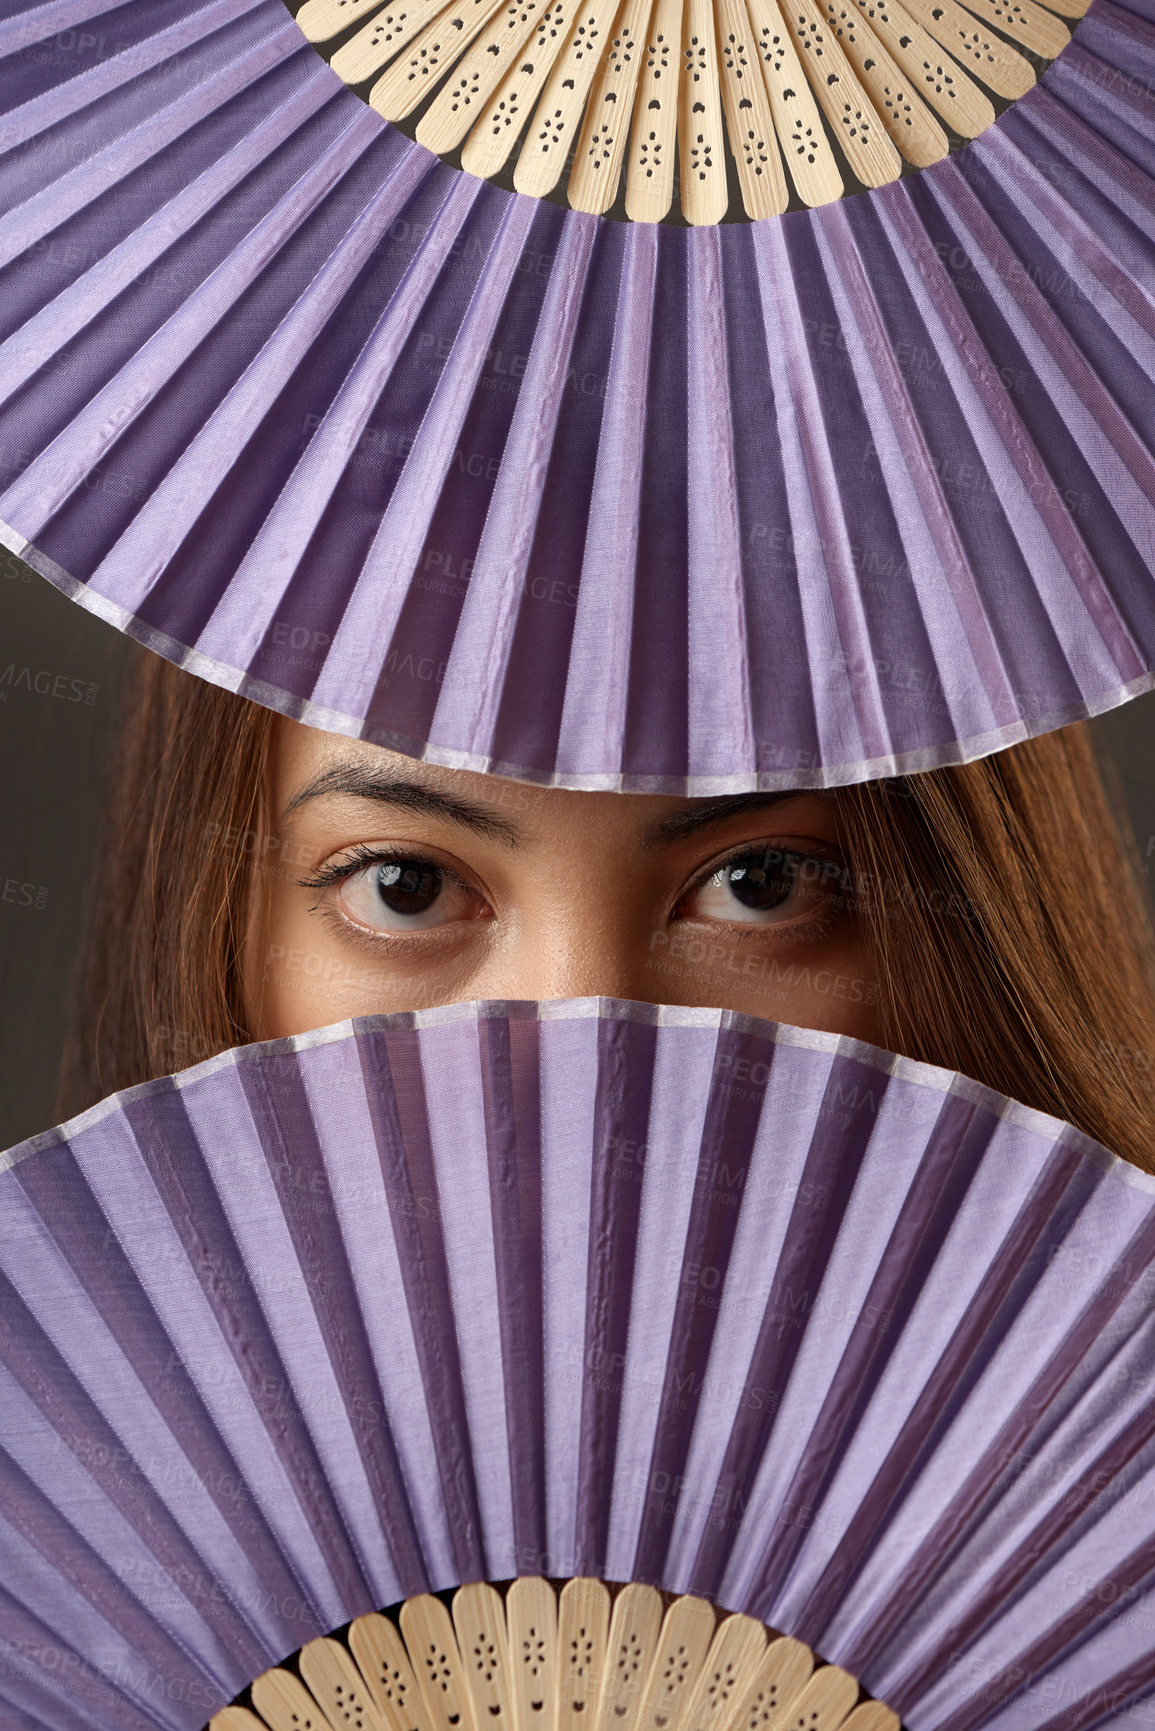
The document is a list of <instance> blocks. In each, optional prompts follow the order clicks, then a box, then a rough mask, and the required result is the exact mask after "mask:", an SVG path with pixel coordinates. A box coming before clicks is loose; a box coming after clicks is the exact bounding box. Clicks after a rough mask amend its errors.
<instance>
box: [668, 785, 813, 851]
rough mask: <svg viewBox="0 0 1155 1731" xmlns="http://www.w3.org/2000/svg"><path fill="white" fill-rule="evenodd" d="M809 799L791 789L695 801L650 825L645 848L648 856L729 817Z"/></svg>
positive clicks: (742, 815) (727, 795) (735, 794)
mask: <svg viewBox="0 0 1155 1731" xmlns="http://www.w3.org/2000/svg"><path fill="white" fill-rule="evenodd" d="M806 797H810V796H809V795H808V794H806V793H803V792H801V791H793V790H788V791H786V792H783V793H734V794H726V795H723V796H722V797H721V798H720V799H696V800H695V801H694V803H693V805H692V806H691V807H690V808H689V809H688V810H686V811H675V812H671V813H670V815H669V816H668V817H663V818H659V819H658V821H657V823H654V824H651V825H650V826H649V827H648V828H647V830H646V831H645V833H644V835H643V838H642V846H643V848H644V849H645V850H646V852H647V853H652V852H654V851H656V850H657V849H658V848H663V847H673V846H674V845H675V844H676V843H677V842H680V841H685V840H686V838H687V837H688V836H692V835H697V834H698V832H699V830H703V829H711V828H713V827H714V826H715V825H717V824H720V823H725V822H726V820H727V818H732V817H744V816H746V815H747V814H748V813H753V812H759V811H769V810H771V809H772V807H774V806H776V805H783V804H785V803H787V802H789V801H790V800H796V799H802V798H806Z"/></svg>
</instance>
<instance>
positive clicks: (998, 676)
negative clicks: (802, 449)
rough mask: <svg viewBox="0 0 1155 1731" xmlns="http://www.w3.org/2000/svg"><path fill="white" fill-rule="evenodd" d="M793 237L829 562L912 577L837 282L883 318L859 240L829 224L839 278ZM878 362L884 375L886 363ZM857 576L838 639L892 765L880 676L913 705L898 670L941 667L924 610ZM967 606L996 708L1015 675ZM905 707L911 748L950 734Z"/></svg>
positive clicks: (809, 238)
mask: <svg viewBox="0 0 1155 1731" xmlns="http://www.w3.org/2000/svg"><path fill="white" fill-rule="evenodd" d="M782 233H783V236H784V239H785V243H786V244H785V251H786V255H787V256H788V258H789V260H790V267H791V272H792V275H793V277H794V281H795V285H796V293H797V298H798V304H799V307H800V308H801V309H802V310H803V315H804V327H803V333H800V334H799V337H798V340H799V342H802V341H804V342H805V361H804V362H802V366H803V367H804V369H805V371H806V373H807V374H808V375H809V376H810V377H811V378H813V379H814V380H815V381H816V382H817V388H816V390H815V401H816V404H817V405H818V408H819V413H820V414H821V416H822V419H823V422H824V428H823V432H824V437H823V438H822V439H819V438H817V437H813V435H812V436H811V438H810V440H809V441H808V444H807V463H808V468H809V473H810V478H811V490H812V494H813V497H814V499H815V501H816V504H817V505H818V508H819V511H820V516H819V535H820V538H821V540H822V542H823V546H824V548H826V549H827V559H828V563H829V564H830V565H831V567H832V568H833V565H834V561H835V558H836V557H837V555H836V554H835V551H834V549H835V547H836V546H837V545H838V542H839V539H840V536H841V538H842V539H844V540H845V541H848V542H849V547H850V548H851V549H856V550H857V552H858V557H859V559H860V560H861V559H868V560H873V561H875V563H876V568H878V569H881V570H884V571H885V570H889V571H901V570H903V569H904V568H906V567H907V565H908V563H909V559H910V554H909V552H908V549H907V548H906V547H905V546H904V544H903V539H902V535H901V532H900V530H899V526H898V523H897V521H896V519H895V514H894V506H893V503H892V501H891V496H890V486H889V479H888V477H887V476H886V475H885V474H884V473H883V472H882V470H881V469H880V468H879V467H878V465H877V462H876V460H874V449H875V447H874V436H873V435H874V431H875V429H874V428H873V426H872V422H871V417H870V414H869V413H868V411H867V409H866V407H865V406H864V403H863V399H862V395H861V392H860V390H859V387H858V383H857V380H856V377H855V369H854V367H853V366H851V365H850V364H849V361H848V357H849V356H850V355H853V354H855V353H858V352H860V351H861V349H862V348H863V346H864V342H863V335H862V334H860V332H859V331H858V330H857V329H856V328H855V327H854V326H853V325H847V324H845V323H844V322H843V320H842V318H841V317H840V315H839V311H838V308H837V305H836V302H835V299H834V285H835V283H841V284H842V285H844V287H845V288H847V289H849V291H850V295H851V297H852V299H853V298H854V295H855V290H856V289H857V290H858V298H859V303H860V312H861V316H863V317H864V318H869V319H872V320H877V316H878V315H877V309H876V306H875V305H874V303H873V299H872V296H871V295H870V292H869V288H868V284H867V278H866V273H865V270H864V268H863V261H862V258H861V256H860V255H859V253H858V249H857V246H856V244H855V239H854V236H853V232H852V231H851V229H850V228H849V227H848V226H846V225H843V224H841V223H838V222H829V221H828V222H827V223H826V224H824V226H823V235H824V238H825V240H826V243H827V246H828V247H829V248H830V249H831V251H832V254H833V258H832V261H831V264H832V266H833V268H832V269H831V266H830V265H827V263H826V262H825V260H824V258H823V254H822V251H821V249H820V248H819V245H818V228H817V225H815V224H809V223H807V224H803V223H799V224H797V225H794V224H787V225H785V226H784V227H783V230H782ZM892 268H893V267H892ZM867 335H868V336H870V335H874V332H868V333H867ZM888 349H889V345H888V344H885V345H883V347H882V348H881V351H880V354H881V356H882V357H885V356H886V355H887V352H888ZM872 352H873V351H872ZM878 364H880V365H882V366H885V359H882V360H880V362H879V363H878ZM889 382H890V383H891V384H892V385H896V386H897V387H898V389H899V395H898V396H897V397H896V399H895V400H894V401H893V403H889V404H888V406H889V407H890V409H891V413H892V414H894V415H895V416H896V417H898V416H900V414H901V404H902V379H901V374H900V373H899V372H898V369H897V368H896V367H893V366H892V377H891V380H890V381H889ZM808 430H809V429H808ZM948 544H949V543H948ZM943 551H944V553H945V551H946V548H945V547H944V548H943ZM850 566H851V568H850V569H849V570H848V571H846V572H845V580H843V581H839V582H837V584H835V582H834V581H833V580H832V584H831V594H832V599H833V603H834V607H835V609H836V613H837V621H838V637H839V642H840V643H841V645H842V647H843V651H844V655H845V658H846V663H847V664H848V665H849V667H850V668H851V669H852V670H853V672H852V674H851V677H850V679H849V680H848V681H847V684H848V686H849V687H850V688H851V689H852V690H853V691H854V692H855V695H856V699H857V706H858V723H859V727H860V729H861V734H862V742H863V749H864V754H865V755H866V756H867V757H882V756H884V755H885V754H886V753H887V752H888V751H890V750H892V749H893V747H894V732H893V708H894V692H893V690H887V689H886V686H885V683H884V682H883V681H881V680H880V678H879V670H880V669H882V668H885V667H891V668H894V669H895V670H896V673H895V679H896V680H897V682H898V692H899V702H900V703H903V699H904V698H905V696H906V693H905V692H904V691H903V690H902V685H901V672H900V671H899V670H903V669H907V668H913V667H925V668H929V667H933V666H934V664H935V651H934V646H933V643H932V641H931V638H930V635H929V633H928V629H927V623H926V620H925V619H924V617H923V614H922V612H921V610H920V609H919V608H918V607H909V608H905V609H902V610H901V611H899V610H897V609H895V608H894V606H893V597H892V595H891V593H890V589H889V585H881V586H880V585H878V584H872V583H862V582H861V581H860V578H861V575H862V574H861V572H860V571H859V570H858V569H857V567H856V566H855V565H854V554H853V552H852V553H851V555H850ZM956 581H957V579H956ZM964 582H965V568H964ZM958 599H960V600H963V601H964V605H963V606H962V607H961V608H960V611H961V612H962V613H963V617H964V621H965V623H966V626H967V628H968V635H970V636H972V637H973V638H974V648H975V653H976V658H977V659H978V661H979V668H980V673H981V674H982V675H984V676H985V679H986V680H990V679H991V678H992V675H993V684H992V685H990V687H989V689H990V695H991V698H992V700H994V701H997V700H998V694H999V692H1000V690H1001V689H1003V688H1005V685H1006V675H1005V673H1004V671H1003V669H1002V668H1001V666H1000V665H999V663H998V658H997V656H995V657H993V658H992V657H991V655H990V651H989V641H990V628H989V626H986V627H985V629H984V628H983V627H982V626H980V624H979V622H978V620H977V619H976V618H975V609H974V608H973V606H968V605H966V598H965V595H960V596H959V597H958ZM984 651H986V665H984V664H983V652H984ZM876 684H882V692H881V697H879V696H877V695H876V691H875V687H876ZM926 695H930V693H926ZM936 695H937V694H936ZM903 707H904V708H906V709H907V714H906V715H905V716H904V725H905V730H906V731H905V733H904V740H903V743H904V745H905V746H906V748H907V749H917V748H918V747H919V746H923V745H929V744H931V743H932V741H933V737H934V733H935V730H936V728H938V726H939V725H940V717H939V715H938V713H937V711H938V708H939V705H938V704H936V703H933V702H932V703H928V702H923V703H920V704H918V705H917V706H914V707H913V708H912V707H911V706H909V705H907V704H903Z"/></svg>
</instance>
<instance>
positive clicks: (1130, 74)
mask: <svg viewBox="0 0 1155 1731" xmlns="http://www.w3.org/2000/svg"><path fill="white" fill-rule="evenodd" d="M1075 45H1076V46H1077V47H1078V49H1079V52H1080V55H1082V54H1084V53H1086V54H1092V55H1094V56H1095V58H1096V59H1097V60H1099V61H1101V62H1102V63H1103V64H1104V66H1105V67H1112V68H1114V69H1115V70H1116V71H1117V72H1118V73H1120V74H1122V76H1121V77H1117V78H1113V79H1107V80H1106V81H1105V82H1106V84H1107V87H1108V88H1109V89H1113V90H1119V91H1121V92H1122V93H1124V94H1127V95H1129V96H1133V97H1135V98H1137V99H1138V100H1139V102H1140V103H1142V100H1143V98H1145V97H1146V98H1147V99H1148V100H1149V99H1150V97H1151V91H1152V84H1151V81H1152V79H1153V78H1155V25H1153V24H1152V22H1151V20H1150V19H1143V18H1139V17H1137V16H1136V15H1135V13H1134V12H1130V11H1128V10H1126V9H1125V8H1124V7H1122V6H1117V5H1113V4H1112V0H1099V4H1098V5H1097V6H1094V7H1093V8H1092V9H1091V11H1090V12H1089V13H1088V14H1087V16H1086V18H1085V19H1084V21H1083V23H1082V24H1081V25H1080V27H1079V32H1078V35H1077V37H1076V39H1075ZM1064 58H1065V55H1064Z"/></svg>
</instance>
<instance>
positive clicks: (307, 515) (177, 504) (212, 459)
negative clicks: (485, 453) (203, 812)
mask: <svg viewBox="0 0 1155 1731" xmlns="http://www.w3.org/2000/svg"><path fill="white" fill-rule="evenodd" d="M373 137H374V128H373V126H372V124H371V123H368V122H366V123H363V124H362V125H361V126H360V127H359V128H358V129H357V132H356V133H354V134H353V135H352V136H350V132H349V131H346V132H345V133H344V134H343V135H342V137H341V138H340V139H339V140H338V142H337V145H336V146H335V147H334V153H333V166H334V168H336V169H338V170H340V169H341V166H342V163H341V159H342V156H344V158H345V163H344V166H345V167H346V168H347V167H348V162H349V159H350V158H351V157H353V156H354V154H355V152H354V150H353V148H352V146H353V145H354V144H355V143H356V144H357V145H359V146H360V147H361V148H362V149H364V148H366V147H367V146H368V145H369V144H371V143H372V140H373ZM428 168H429V164H428V162H427V161H423V160H422V159H421V158H420V157H419V156H417V154H416V153H407V155H406V156H405V158H404V160H403V161H402V162H401V163H400V164H399V165H398V167H397V168H396V169H395V170H394V172H393V173H392V174H391V175H390V176H389V178H388V179H387V180H386V182H385V184H384V185H383V186H382V187H381V190H380V192H379V193H378V194H377V195H376V197H375V198H374V199H373V200H372V202H371V203H370V204H369V205H368V207H367V208H366V210H365V211H364V212H363V213H362V214H361V215H360V217H359V218H358V220H357V222H356V223H355V224H354V225H353V227H352V228H351V229H350V231H349V233H348V234H347V235H346V236H345V237H344V239H343V240H342V242H341V244H340V245H339V246H337V247H335V248H334V251H333V253H332V255H331V257H330V258H329V259H328V261H327V262H326V263H325V265H324V266H323V267H322V268H321V270H320V271H318V273H317V275H316V276H315V277H314V278H313V280H312V282H311V283H309V284H308V286H307V288H306V290H305V292H304V293H303V294H302V296H301V298H300V299H299V300H298V302H297V303H296V305H295V306H294V307H293V308H292V309H291V311H290V312H289V313H288V315H287V316H286V317H285V318H284V319H283V320H282V322H281V324H280V325H279V326H278V328H277V330H276V331H275V332H274V333H273V335H272V336H271V337H270V339H269V340H268V342H267V343H266V344H265V345H264V347H263V349H262V350H261V352H260V353H259V354H258V355H257V356H256V357H255V358H254V360H253V361H252V363H251V364H250V365H249V366H248V367H247V368H246V370H245V371H244V373H243V374H242V375H241V377H240V378H239V379H238V381H237V383H236V384H235V385H234V386H233V387H232V388H231V390H230V391H229V392H228V394H227V395H226V396H225V398H224V400H223V402H222V403H221V406H220V408H219V409H217V411H216V413H215V414H214V415H213V417H212V418H211V420H210V421H209V422H208V423H207V424H206V425H205V426H204V427H203V428H202V429H201V430H200V431H199V432H198V433H197V434H196V435H195V437H194V438H193V439H192V440H191V441H190V443H189V445H188V447H187V449H186V450H185V451H184V452H183V453H182V454H181V456H180V458H179V459H178V461H177V463H176V464H175V465H174V467H173V468H172V469H171V470H170V471H169V473H168V475H166V476H165V477H164V479H163V480H162V481H161V483H160V485H159V486H158V487H157V489H156V491H155V492H154V493H153V494H152V496H151V497H150V499H149V500H148V502H147V503H146V504H145V506H144V508H143V509H142V510H141V511H140V512H139V513H138V515H137V516H136V517H135V518H134V519H133V520H132V522H131V523H130V524H129V526H128V528H127V529H126V530H125V532H124V534H123V535H122V536H121V538H120V539H119V541H118V542H117V543H116V544H115V546H114V547H113V548H112V549H111V551H110V552H109V553H108V555H107V557H106V558H105V559H104V561H103V562H102V564H101V566H100V567H99V568H98V572H97V574H96V577H95V578H94V581H95V582H99V584H100V587H101V591H102V593H107V594H109V595H112V596H114V597H117V598H119V597H121V596H124V595H125V594H126V593H127V592H130V590H131V592H135V594H136V595H137V596H138V597H141V598H142V597H143V596H144V595H145V594H147V593H148V591H149V590H150V589H151V587H152V585H153V584H154V583H155V581H156V579H157V578H158V577H159V576H160V575H161V574H162V572H163V571H164V568H165V566H166V565H167V563H168V561H169V560H170V559H171V558H172V557H173V555H174V554H175V553H176V551H177V549H178V548H179V547H180V546H181V544H182V543H183V542H184V540H185V539H186V537H187V536H188V534H189V533H190V531H191V529H192V528H193V526H194V524H195V522H196V520H197V518H198V517H199V516H200V514H201V512H202V511H203V509H204V506H205V500H206V499H207V498H211V496H212V495H213V493H214V492H215V491H216V490H217V488H218V487H219V486H220V485H221V484H222V483H223V482H224V480H225V479H226V478H227V476H228V474H229V473H230V471H231V469H232V467H233V465H234V464H235V463H236V462H237V461H239V460H240V458H241V456H242V453H243V451H244V447H245V445H246V444H247V442H248V441H249V439H250V438H251V437H252V435H253V434H254V433H255V431H256V430H257V428H258V427H259V426H260V424H261V421H262V420H263V418H264V417H265V415H266V414H267V413H268V411H269V409H270V408H271V407H272V405H273V403H274V402H275V400H276V397H277V395H278V393H279V391H280V390H281V388H282V386H283V384H284V379H285V375H286V371H287V370H288V369H289V367H290V366H291V365H292V363H293V362H294V361H296V360H297V359H299V358H300V356H301V355H303V354H305V353H307V351H308V350H309V348H310V347H311V346H312V344H313V343H314V342H315V341H316V339H317V337H318V335H319V333H320V332H322V331H323V330H324V327H325V325H326V323H327V322H328V320H329V319H330V318H331V317H332V315H333V314H334V312H335V311H336V309H337V308H338V306H339V305H340V303H341V301H342V299H343V297H344V295H345V294H346V292H347V291H348V289H349V288H350V286H351V284H352V283H353V282H354V281H355V279H356V277H357V275H358V273H359V272H360V271H361V270H362V269H363V268H364V266H365V264H366V262H367V260H368V259H369V258H370V257H371V256H372V253H373V251H374V249H375V248H376V247H377V246H378V245H379V244H380V243H381V240H382V238H383V236H384V235H385V234H387V233H388V230H389V227H390V225H391V224H392V223H393V222H394V221H395V220H396V218H397V215H398V213H399V212H400V211H401V210H402V209H403V208H404V206H405V203H406V202H407V200H408V199H409V198H410V197H411V196H412V195H413V193H414V191H415V190H416V188H417V187H418V186H419V185H420V184H421V182H422V181H423V180H424V179H425V177H426V174H427V172H428ZM365 413H366V415H367V414H368V413H369V409H368V408H366V410H365ZM338 427H339V422H338ZM330 436H332V437H334V438H335V437H337V436H338V434H337V429H336V428H333V427H331V426H330V424H329V423H328V421H326V422H324V423H322V427H321V428H320V429H319V430H318V434H317V435H315V437H314V441H313V442H312V444H311V445H310V447H309V452H312V451H313V448H314V445H316V443H317V439H320V441H321V443H320V446H319V447H318V448H319V449H320V450H321V451H324V450H325V449H326V445H325V439H326V438H327V437H330ZM354 443H355V439H354ZM309 452H306V455H305V457H304V458H303V459H302V469H301V471H300V474H301V479H302V481H303V483H304V485H303V486H302V488H301V491H300V493H298V492H297V490H296V488H294V489H293V490H291V491H290V492H289V494H288V495H287V497H285V498H284V502H283V503H282V501H281V500H278V502H277V504H276V505H275V506H274V508H273V510H272V511H271V512H270V514H269V517H268V518H267V520H266V523H265V525H264V526H263V529H262V536H263V537H264V540H263V541H262V543H261V544H262V547H264V548H266V549H267V550H268V552H269V555H270V556H269V557H268V559H267V562H266V566H265V571H264V575H263V581H262V585H261V589H260V591H259V594H260V599H261V601H262V602H263V605H260V604H258V602H257V599H256V598H255V597H254V596H253V595H252V594H250V593H248V592H247V591H245V590H244V589H243V587H242V586H241V585H240V584H233V585H230V587H229V588H228V589H227V590H226V591H225V593H224V594H223V595H222V597H221V599H220V601H219V603H218V605H217V608H216V610H215V612H214V613H213V615H212V617H211V619H210V620H209V621H208V624H207V625H206V627H205V629H204V631H203V632H202V633H201V636H200V638H199V639H198V647H199V648H200V650H201V652H202V653H203V654H206V655H209V656H212V655H217V654H219V655H220V656H221V658H222V660H225V661H227V662H230V663H231V662H233V661H234V659H235V661H236V662H237V663H238V664H242V665H243V664H244V663H245V662H247V661H248V660H250V659H251V658H252V657H253V656H254V655H255V653H256V651H257V649H258V648H259V646H260V642H261V639H262V636H263V634H264V631H265V629H266V627H267V617H268V615H270V614H271V613H272V612H274V611H275V608H276V603H277V601H278V599H279V597H280V594H281V592H282V590H283V588H284V586H286V585H287V583H288V582H289V580H290V578H291V576H292V572H293V570H294V569H295V567H296V561H297V559H298V558H299V557H300V554H301V549H302V542H301V539H300V536H301V532H302V530H303V529H305V528H306V527H307V526H308V525H309V524H310V522H311V521H312V518H313V514H316V515H319V513H320V511H321V510H322V509H323V508H324V504H325V503H326V502H327V500H328V498H329V495H330V493H331V491H332V488H333V486H334V485H335V484H336V480H337V479H338V478H339V473H340V468H339V465H334V472H333V473H328V472H327V471H326V470H325V469H324V468H323V467H322V468H321V471H320V480H319V483H318V484H319V486H320V490H321V497H320V499H319V500H313V499H312V498H311V489H310V487H309V486H308V482H309V477H310V472H311V471H310V468H309V467H308V465H309V464H310V463H312V464H313V465H314V468H316V466H317V458H316V455H315V454H314V455H313V456H312V457H310V455H309ZM240 569H241V570H243V569H244V565H243V564H242V566H241V567H240ZM238 574H239V572H238ZM126 604H127V603H126Z"/></svg>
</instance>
